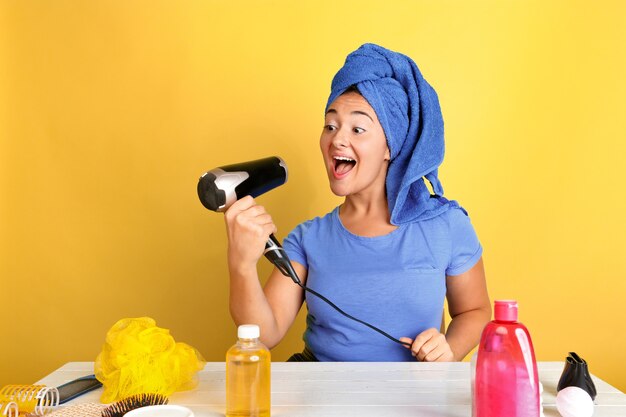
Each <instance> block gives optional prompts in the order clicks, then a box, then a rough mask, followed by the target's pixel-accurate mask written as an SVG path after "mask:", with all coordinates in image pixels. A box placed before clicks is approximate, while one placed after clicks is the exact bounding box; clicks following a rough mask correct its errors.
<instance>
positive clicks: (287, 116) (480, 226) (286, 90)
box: [0, 0, 626, 390]
mask: <svg viewBox="0 0 626 417" xmlns="http://www.w3.org/2000/svg"><path fill="white" fill-rule="evenodd" d="M387 3H389V4H387ZM383 4H385V5H383ZM0 5H1V6H0V277H1V287H0V300H1V301H0V308H1V315H0V320H1V323H2V324H1V326H2V328H1V331H0V340H1V342H0V367H1V369H0V385H3V384H7V383H28V382H34V381H36V380H37V379H39V378H41V377H43V376H44V375H46V374H48V373H49V372H52V371H53V370H54V369H56V368H57V367H59V366H61V365H62V364H64V363H65V362H68V361H90V360H94V359H95V357H96V355H97V354H98V352H99V351H100V348H101V346H102V343H103V341H104V335H105V333H106V331H107V330H108V329H109V327H110V326H111V325H113V323H115V322H116V321H117V320H118V319H120V318H123V317H136V316H143V315H148V316H151V317H154V318H155V319H156V320H157V323H158V324H159V325H160V326H161V327H166V328H169V329H171V331H172V334H173V335H174V337H175V338H176V340H178V341H184V342H187V343H189V344H191V345H193V346H195V347H197V348H198V349H199V350H200V351H201V352H202V353H203V354H204V356H205V357H206V359H207V360H209V361H221V360H223V357H224V352H225V351H226V349H227V348H228V347H229V346H230V345H231V344H232V343H233V341H234V340H235V328H234V326H233V324H232V322H231V319H230V316H229V313H228V306H227V300H228V287H227V281H228V275H227V270H226V262H225V248H226V240H225V233H224V224H223V219H222V215H220V214H215V213H212V212H209V211H207V210H205V209H204V208H203V207H202V205H201V204H200V202H199V201H198V198H197V195H196V184H197V180H198V177H199V176H200V174H202V173H203V172H204V171H206V170H208V169H211V168H214V167H216V166H219V165H225V164H228V163H234V162H239V161H246V160H251V159H256V158H260V157H265V156H270V155H280V156H282V157H283V158H284V159H285V160H286V161H287V163H288V165H289V168H290V173H289V175H290V176H289V181H288V183H287V184H286V185H284V186H283V187H280V188H278V189H276V190H274V191H272V192H271V193H269V194H267V195H264V196H262V197H260V198H259V202H261V203H262V204H264V205H265V206H266V207H267V209H268V210H269V211H270V212H271V213H272V215H273V217H274V219H275V221H276V223H277V225H278V228H279V232H278V233H277V235H278V236H279V237H281V238H282V237H284V236H285V235H286V234H287V233H288V232H289V231H290V230H291V229H292V228H293V227H295V226H296V225H297V224H298V223H299V222H301V221H303V220H306V219H308V218H311V217H314V216H316V215H321V214H324V213H326V212H327V211H329V210H331V209H332V208H333V207H334V206H335V205H337V204H338V202H339V200H338V199H337V198H336V197H334V196H333V195H332V194H331V192H330V191H329V189H328V184H327V179H326V176H325V173H324V170H323V163H322V159H321V157H320V155H319V150H318V138H319V133H320V131H321V127H322V121H323V115H322V111H323V106H324V104H325V101H326V98H327V96H328V92H329V87H330V81H331V79H332V76H333V75H334V73H335V72H336V71H337V69H338V68H339V67H340V66H341V65H342V63H343V61H344V59H345V56H346V55H347V54H348V53H349V52H351V51H352V50H354V49H356V48H357V47H358V46H359V45H361V44H362V43H365V42H375V43H380V44H382V45H384V46H386V47H388V48H391V49H394V50H397V51H401V52H404V53H406V54H408V55H409V56H411V57H413V58H414V59H415V61H416V62H417V63H418V65H419V66H420V68H421V70H422V72H423V74H424V75H425V77H426V79H427V80H428V81H429V82H430V83H431V84H432V85H433V86H434V87H435V89H436V90H437V92H438V93H439V97H440V100H441V106H442V109H443V114H444V119H445V126H446V140H447V153H446V160H445V162H444V164H443V166H442V168H441V171H440V172H441V178H442V182H443V185H444V188H445V190H446V196H447V197H449V198H454V199H457V200H459V201H460V202H461V203H462V204H463V205H464V207H465V208H466V209H467V210H468V211H469V213H470V216H471V219H472V222H473V224H474V226H475V227H476V230H477V231H478V234H479V237H480V239H481V241H482V243H483V245H484V247H485V253H484V258H485V264H486V268H487V274H488V281H489V290H490V295H491V297H492V299H497V298H515V299H517V300H518V301H519V304H520V320H521V321H522V322H523V323H525V324H526V325H527V326H528V328H529V329H530V332H531V335H532V336H533V341H534V344H535V350H536V353H537V356H538V358H539V359H540V360H544V361H545V360H557V361H562V360H563V359H564V358H565V356H566V355H567V352H568V351H576V352H577V353H579V354H580V355H581V356H582V357H584V358H585V359H587V361H588V362H589V363H590V368H591V370H592V372H593V373H595V374H597V375H598V376H600V377H601V378H603V379H605V380H607V381H609V382H610V383H612V384H614V385H616V386H617V387H619V388H620V389H622V390H626V365H625V363H626V361H624V358H623V352H624V351H626V337H625V336H624V333H623V325H624V317H625V313H626V307H625V305H626V303H625V302H624V296H625V295H626V284H625V282H626V279H625V277H626V245H625V242H624V239H625V236H626V220H625V219H624V215H625V214H626V197H625V196H624V190H625V186H624V183H625V182H626V169H625V162H624V155H626V146H625V144H624V142H625V141H624V139H625V138H626V117H624V114H625V104H626V99H625V98H624V97H626V76H625V74H626V47H625V45H626V29H625V27H626V5H625V3H624V2H621V1H595V2H588V1H543V0H537V1H528V2H524V1H467V2H458V1H437V2H435V1H398V2H381V1H363V0H361V1H358V2H356V1H354V2H337V1H307V2H291V1H258V2H242V1H208V0H207V1H181V2H179V1H127V0H118V1H79V0H75V1H62V0H36V1H34V0H33V1H28V0H2V1H1V2H0ZM259 269H260V274H261V275H262V276H265V275H266V274H267V273H268V272H269V266H268V264H267V262H266V261H265V260H262V262H260V263H259ZM303 328H304V314H301V315H300V316H299V319H298V322H297V324H296V325H295V326H294V327H293V328H292V330H291V331H290V333H289V335H288V337H287V339H286V340H285V341H284V342H283V343H282V344H281V345H280V346H279V347H277V348H276V349H275V350H274V352H273V358H274V360H278V361H280V360H284V359H286V358H287V356H288V355H289V354H291V353H293V352H295V351H297V350H299V349H301V347H302V342H301V333H302V330H303ZM373 337H376V336H373Z"/></svg>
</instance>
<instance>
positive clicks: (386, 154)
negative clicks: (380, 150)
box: [385, 146, 391, 161]
mask: <svg viewBox="0 0 626 417" xmlns="http://www.w3.org/2000/svg"><path fill="white" fill-rule="evenodd" d="M390 159H391V152H389V146H387V150H385V161H389V160H390Z"/></svg>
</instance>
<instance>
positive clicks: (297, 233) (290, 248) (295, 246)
mask: <svg viewBox="0 0 626 417" xmlns="http://www.w3.org/2000/svg"><path fill="white" fill-rule="evenodd" d="M305 231H306V223H303V224H300V225H298V226H296V228H295V229H293V230H292V231H291V233H289V234H288V235H287V237H286V238H285V240H284V241H283V249H285V252H287V256H288V257H289V259H291V260H292V261H295V262H298V263H299V264H301V265H303V266H304V267H305V268H306V269H309V265H308V262H307V258H306V252H305V251H304V246H303V244H302V241H303V240H304V232H305Z"/></svg>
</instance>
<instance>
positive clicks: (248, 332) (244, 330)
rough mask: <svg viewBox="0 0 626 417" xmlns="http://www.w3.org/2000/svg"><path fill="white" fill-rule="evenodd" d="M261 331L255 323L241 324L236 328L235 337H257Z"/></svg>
mask: <svg viewBox="0 0 626 417" xmlns="http://www.w3.org/2000/svg"><path fill="white" fill-rule="evenodd" d="M260 334H261V331H260V330H259V326H257V325H256V324H242V325H241V326H239V327H238V328H237V337H238V338H240V339H258V337H259V335H260Z"/></svg>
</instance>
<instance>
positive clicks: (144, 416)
mask: <svg viewBox="0 0 626 417" xmlns="http://www.w3.org/2000/svg"><path fill="white" fill-rule="evenodd" d="M124 417H194V415H193V411H191V410H190V409H188V408H187V407H182V406H180V405H149V406H147V407H141V408H136V409H134V410H132V411H129V412H128V413H126V414H124Z"/></svg>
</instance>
